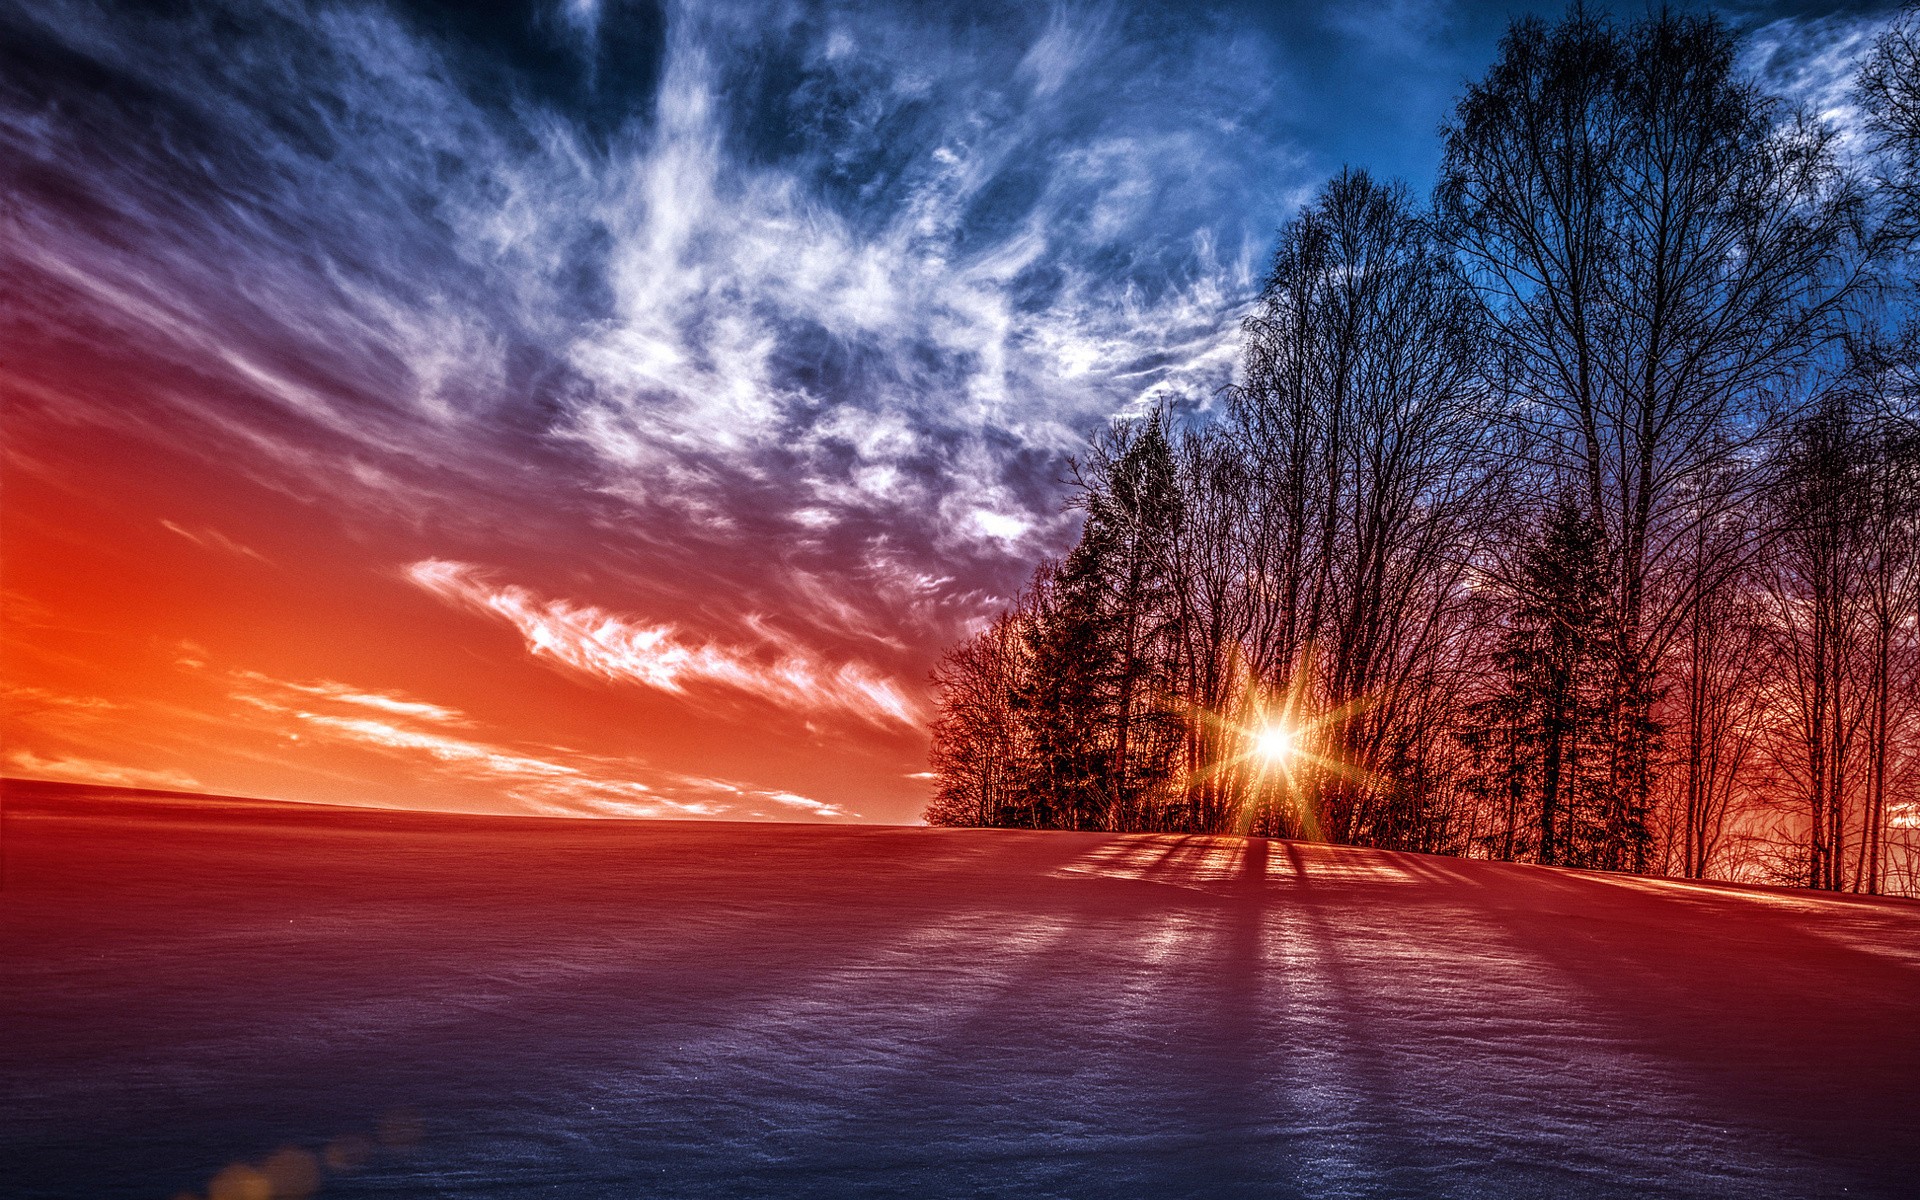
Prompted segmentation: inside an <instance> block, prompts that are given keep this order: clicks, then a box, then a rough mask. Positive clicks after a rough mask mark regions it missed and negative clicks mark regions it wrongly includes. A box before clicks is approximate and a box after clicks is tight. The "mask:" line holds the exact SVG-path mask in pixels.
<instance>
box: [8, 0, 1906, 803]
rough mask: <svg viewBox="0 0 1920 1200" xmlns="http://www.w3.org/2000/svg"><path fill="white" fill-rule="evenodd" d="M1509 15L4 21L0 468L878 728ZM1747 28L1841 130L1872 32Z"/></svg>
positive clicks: (1803, 9) (1792, 84) (1406, 138)
mask: <svg viewBox="0 0 1920 1200" xmlns="http://www.w3.org/2000/svg"><path fill="white" fill-rule="evenodd" d="M1525 10H1529V11H1544V12H1548V13H1552V12H1554V11H1557V9H1556V8H1549V7H1546V6H1526V9H1525ZM1519 11H1523V9H1522V8H1521V7H1515V6H1508V5H1494V4H1476V5H1447V4H1414V3H1407V2H1404V0H1394V2H1391V3H1386V4H1351V3H1348V4H1340V3H1333V4H1328V3H1319V4H1314V3H1299V4H1284V5H1253V4H1239V5H1224V6H1217V7H1210V6H1169V5H1161V4H1151V3H1141V4H1088V5H1055V6H1037V5H1025V4H1009V5H992V4H986V5H964V6H962V5H940V4H901V3H883V4H850V5H831V6H821V5H804V4H782V3H771V4H739V3H725V2H721V3H712V4H671V5H668V6H666V7H664V8H661V7H655V6H651V5H623V4H615V3H604V4H601V3H590V2H583V0H565V2H563V3H558V4H548V5H534V6H489V7H487V8H484V9H481V8H477V7H476V6H471V5H467V4H462V3H453V2H451V0H446V2H439V0H436V2H435V3H432V4H412V5H400V4H382V3H377V2H376V3H358V4H324V3H323V4H311V5H309V4H295V3H288V2H285V0H274V2H270V3H246V4H237V5H234V6H232V7H226V6H222V5H220V4H216V3H206V4H163V5H151V6H147V5H138V6H129V5H118V4H115V5H96V4H88V3H76V2H70V0H36V2H34V3H28V4H20V3H4V4H0V161H4V163H5V164H6V165H5V166H4V167H3V168H0V171H3V172H4V176H5V178H4V182H5V183H6V185H7V187H8V189H9V192H10V193H11V195H12V196H13V197H14V198H15V203H14V204H13V205H12V206H11V208H10V210H9V211H8V212H7V214H6V215H5V217H4V219H5V221H6V237H5V239H4V240H0V272H4V273H5V274H6V275H7V276H8V277H9V278H10V279H12V280H14V281H15V286H14V287H13V289H12V291H11V292H10V298H9V300H8V301H6V307H5V310H4V313H3V314H0V315H4V318H5V326H4V328H5V331H6V335H7V337H8V338H9V339H10V341H11V342H12V344H13V346H14V348H15V353H14V355H13V356H12V358H11V361H10V362H8V363H0V373H3V374H0V384H4V386H5V387H6V388H7V390H8V393H9V397H10V403H11V404H12V405H13V406H14V415H13V416H12V417H11V418H10V422H11V429H12V433H13V434H14V435H15V436H14V439H13V440H14V442H15V444H14V446H13V448H12V449H11V451H10V457H9V459H8V463H7V465H8V468H9V470H11V471H13V472H16V473H20V472H26V473H35V474H37V475H38V476H40V477H46V478H61V477H77V476H76V474H75V473H76V472H83V471H85V470H97V469H101V459H100V456H99V454H98V453H94V452H91V446H92V445H93V443H92V442H91V441H90V439H91V438H93V437H94V436H95V435H96V434H97V435H99V436H103V437H104V436H111V437H112V438H113V439H117V440H116V445H120V446H122V447H125V448H123V449H121V450H119V451H117V453H119V454H121V455H123V456H126V458H127V462H128V463H129V464H132V463H133V462H135V461H136V460H137V461H139V462H148V461H150V462H151V463H160V462H162V461H164V462H166V463H167V464H169V465H168V466H167V468H166V469H167V470H168V471H173V472H176V473H184V474H186V475H189V476H192V477H193V478H195V479H196V480H197V486H198V487H200V488H201V489H202V490H209V489H210V490H212V491H214V492H218V491H220V489H222V488H229V489H230V490H231V493H232V497H231V499H230V500H229V501H228V502H227V504H226V508H225V509H224V510H222V511H226V512H240V511H243V510H248V509H249V506H253V507H255V508H258V507H259V506H260V505H268V504H272V503H279V502H288V503H292V504H294V505H296V506H298V507H299V510H300V511H301V512H302V513H304V514H306V515H305V516H302V517H301V518H299V521H300V522H305V523H308V524H309V525H310V527H311V530H312V536H313V538H314V539H316V544H318V543H319V542H325V543H326V544H327V545H329V546H334V545H338V546H342V547H348V548H350V549H351V550H352V553H351V554H348V555H347V558H348V559H349V561H350V563H351V565H350V566H349V567H348V568H346V569H349V570H357V571H364V572H366V573H368V575H369V577H370V578H372V577H376V576H377V577H378V578H380V579H383V580H386V581H389V582H390V583H393V585H394V586H396V587H409V586H410V587H411V588H412V590H411V591H408V592H406V593H405V594H406V595H408V596H410V597H411V598H412V600H413V601H414V602H416V603H418V604H420V605H425V606H434V605H439V606H441V608H438V609H434V610H433V611H444V613H445V614H446V615H445V617H444V619H445V620H446V621H447V622H448V623H449V625H450V627H451V628H455V629H458V630H462V631H466V634H470V635H471V636H472V637H475V638H480V637H483V636H486V635H488V634H491V635H494V636H498V637H503V638H515V637H524V638H525V639H526V642H525V647H524V648H525V651H526V653H527V655H529V656H531V657H534V658H538V657H540V654H541V653H542V651H541V648H540V643H539V642H538V638H539V637H543V636H549V635H550V634H551V629H550V628H547V627H544V626H543V627H542V628H546V629H547V632H546V633H541V632H539V631H538V630H535V629H533V627H532V626H530V625H528V624H527V623H526V621H520V622H519V623H517V624H516V622H515V620H514V619H512V618H510V617H509V616H506V615H503V614H504V613H506V612H508V611H509V610H512V611H514V612H520V611H522V610H523V609H524V611H528V612H532V611H536V610H537V611H539V612H549V611H552V612H558V611H562V610H564V611H567V612H575V613H577V612H581V611H590V612H598V613H607V614H622V615H623V616H622V619H625V620H629V621H630V622H637V623H638V625H637V626H636V627H639V626H644V627H645V628H648V629H652V628H656V627H661V628H671V629H672V630H674V631H675V632H674V635H673V637H674V638H678V639H679V641H678V642H677V643H674V644H678V645H684V646H687V647H696V648H697V647H701V646H709V647H711V646H720V647H726V648H730V649H728V651H727V653H729V654H732V655H733V656H734V658H733V659H729V660H728V661H735V660H737V661H739V662H743V663H744V662H749V661H757V662H760V663H761V664H762V665H766V664H768V663H773V662H793V661H804V662H806V663H813V664H817V665H818V667H819V672H821V673H825V674H833V673H835V672H840V673H841V675H839V676H836V677H843V678H844V679H845V680H848V681H851V682H849V683H848V687H849V688H850V689H851V691H850V692H849V693H848V694H849V695H853V696H855V697H856V699H857V697H858V696H870V697H877V699H876V700H875V703H876V704H877V706H878V707H877V710H876V711H878V712H879V713H880V718H879V720H880V722H881V723H882V724H885V723H886V722H887V721H889V720H891V719H892V716H891V715H889V714H896V713H898V712H904V713H907V714H909V715H910V716H911V715H913V714H917V713H919V712H921V711H922V705H923V696H924V679H925V673H926V670H927V668H928V667H929V666H930V665H931V662H932V660H933V658H934V656H935V655H936V654H937V652H938V650H939V648H940V647H941V646H943V645H945V644H947V643H948V642H949V641H950V640H951V639H953V638H954V637H955V636H956V635H957V634H959V633H961V632H963V631H964V630H966V629H967V628H968V627H969V626H970V625H971V624H972V623H974V622H977V621H978V620H980V619H981V618H982V617H984V616H985V615H987V614H989V613H990V612H991V611H992V610H993V609H994V608H995V607H997V606H998V605H999V604H1001V603H1003V602H1004V600H1005V599H1006V598H1007V596H1008V595H1010V594H1011V592H1012V591H1013V590H1014V589H1016V588H1017V587H1018V586H1020V584H1021V583H1022V582H1023V580H1024V579H1025V577H1026V576H1027V574H1028V573H1029V571H1030V570H1031V568H1032V565H1033V563H1034V562H1035V561H1036V560H1037V558H1038V557H1039V556H1041V555H1042V554H1045V553H1049V552H1058V551H1059V550H1060V549H1061V548H1063V547H1064V545H1065V544H1067V543H1068V542H1069V541H1070V540H1071V537H1072V534H1073V518H1072V517H1071V515H1069V514H1066V513H1064V512H1063V511H1062V509H1061V501H1062V498H1063V495H1064V486H1063V482H1062V481H1063V479H1064V476H1065V472H1066V459H1067V456H1068V455H1070V454H1072V453H1073V452H1074V451H1075V449H1076V448H1077V447H1078V446H1079V445H1080V444H1081V440H1082V439H1083V438H1084V437H1086V436H1087V435H1088V434H1089V433H1090V432H1092V431H1093V430H1094V429H1096V428H1098V427H1099V426H1100V425H1101V424H1103V423H1104V422H1106V421H1107V420H1109V419H1111V418H1112V417H1114V416H1116V415H1121V414H1126V413H1130V412H1138V411H1140V410H1141V409H1142V408H1143V407H1144V406H1146V405H1148V404H1150V403H1152V402H1153V401H1154V400H1155V399H1157V398H1160V397H1165V396H1171V397H1175V398H1178V399H1179V400H1180V401H1181V402H1182V403H1185V404H1187V405H1190V406H1193V407H1199V408H1204V407H1206V406H1207V405H1209V404H1210V403H1211V402H1212V398H1213V396H1214V394H1215V393H1216V391H1217V390H1218V389H1219V388H1220V387H1221V386H1222V385H1223V384H1225V383H1226V382H1227V381H1228V380H1229V378H1230V376H1231V371H1232V369H1233V363H1234V359H1235V354H1236V351H1237V342H1238V333H1237V324H1238V320H1239V317H1240V315H1241V314H1242V312H1243V311H1244V310H1245V307H1246V305H1247V304H1248V303H1249V301H1250V300H1251V299H1252V297H1253V295H1254V294H1255V292H1256V291H1257V289H1258V284H1259V279H1260V276H1261V272H1262V268H1263V265H1264V262H1265V259H1266V257H1267V255H1268V253H1269V252H1270V250H1271V247H1272V244H1273V239H1274V235H1275V232H1276V230H1277V228H1278V227H1279V225H1280V224H1281V223H1282V222H1283V221H1285V220H1286V218H1287V217H1288V216H1289V215H1290V214H1291V213H1292V212H1293V211H1294V210H1295V209H1296V208H1297V207H1298V206H1299V204H1300V203H1301V202H1302V201H1303V200H1304V199H1305V198H1307V197H1308V196H1310V195H1311V194H1312V192H1313V190H1314V189H1315V188H1316V187H1318V186H1319V184H1320V183H1321V182H1322V181H1324V180H1325V179H1326V178H1327V177H1328V176H1329V175H1330V174H1332V173H1333V172H1334V171H1336V170H1338V169H1339V168H1340V167H1341V166H1342V165H1343V164H1352V165H1356V166H1364V167H1368V168H1370V169H1372V170H1374V171H1376V172H1377V173H1380V174H1385V175H1394V176H1400V177H1403V178H1405V179H1407V180H1408V181H1409V182H1410V183H1411V184H1412V185H1413V186H1414V187H1415V189H1416V190H1424V189H1425V188H1426V187H1427V186H1428V185H1429V184H1430V183H1431V176H1432V172H1433V170H1434V167H1435V165H1436V162H1437V158H1438V146H1437V138H1436V135H1435V131H1436V127H1437V126H1438V124H1439V122H1440V121H1441V119H1442V118H1443V116H1444V115H1445V113H1446V111H1447V108H1448V106H1449V104H1450V103H1451V101H1452V98H1453V97H1454V96H1455V95H1456V94H1457V92H1458V90H1459V88H1460V87H1461V85H1462V83H1463V82H1464V81H1465V80H1466V79H1468V78H1470V77H1472V76H1474V75H1476V74H1477V73H1479V72H1480V71H1482V70H1483V69H1484V68H1485V66H1486V65H1487V64H1488V63H1489V62H1490V61H1491V59H1492V57H1493V55H1494V53H1495V46H1496V42H1497V40H1498V37H1499V34H1500V31H1501V30H1502V28H1503V27H1504V24H1505V22H1506V20H1507V19H1508V17H1509V16H1510V15H1511V14H1513V13H1516V12H1519ZM1724 11H1725V12H1726V13H1727V15H1728V18H1729V20H1731V21H1733V22H1734V23H1735V24H1737V25H1738V26H1739V27H1741V28H1742V29H1745V30H1747V31H1749V33H1750V35H1751V36H1750V39H1749V51H1748V64H1749V67H1750V69H1751V70H1753V71H1754V72H1755V73H1756V74H1758V75H1760V76H1763V77H1764V78H1766V79H1767V80H1768V81H1769V83H1770V84H1771V85H1773V86H1776V87H1778V88H1780V89H1783V90H1785V91H1787V92H1789V93H1791V95H1792V96H1793V97H1794V98H1795V99H1797V100H1799V101H1803V102H1805V103H1808V104H1809V105H1811V106H1812V107H1813V108H1814V109H1815V110H1817V111H1819V112H1821V113H1823V114H1825V115H1827V116H1828V117H1830V118H1831V119H1834V120H1837V121H1841V122H1843V123H1844V122H1845V121H1847V120H1849V119H1850V114H1849V112H1848V109H1847V100H1846V80H1847V72H1848V70H1849V69H1850V68H1849V64H1850V62H1851V55H1852V54H1853V53H1855V52H1857V50H1858V49H1859V48H1860V47H1861V46H1863V45H1864V44H1865V41H1866V40H1867V39H1868V38H1870V37H1871V35H1872V33H1873V31H1874V30H1875V29H1876V28H1877V26H1878V23H1879V22H1880V21H1883V20H1884V19H1885V18H1886V17H1887V16H1888V15H1889V10H1888V9H1886V8H1885V7H1880V8H1873V7H1866V8H1860V7H1846V6H1838V7H1831V8H1815V7H1810V6H1788V5H1776V6H1765V7H1743V8H1731V9H1727V10H1724ZM78 360H84V361H85V362H86V363H87V364H88V365H87V370H86V372H84V373H81V374H76V373H75V371H74V370H73V369H71V364H72V363H73V362H75V361H78ZM88 431H92V432H88ZM140 447H146V448H147V449H140ZM128 469H131V466H129V467H128ZM156 469H157V468H156ZM16 477H19V476H16ZM128 503H129V504H131V503H132V501H131V500H129V501H128ZM142 503H150V502H148V501H142ZM153 515H154V516H156V517H162V518H165V519H167V520H169V521H172V522H173V526H174V527H177V528H188V527H190V523H189V522H187V521H186V520H185V518H183V517H177V516H168V514H167V513H164V512H159V513H154V514H153ZM217 515H218V514H217V512H216V516H217ZM236 519H237V518H236ZM228 523H229V524H231V522H228ZM284 524H285V522H284V521H283V526H284ZM191 527H192V528H195V529H201V528H202V526H199V525H192V526H191ZM200 536H201V540H202V541H203V542H205V543H207V544H224V543H220V542H217V541H216V540H215V539H216V538H224V539H226V540H227V541H231V542H233V543H234V544H237V545H240V544H244V542H245V539H242V538H237V537H236V536H235V534H234V532H233V530H232V529H230V528H226V527H225V526H223V525H222V524H221V522H220V520H217V519H215V517H208V518H206V521H205V522H204V530H203V532H202V534H201V535H200ZM342 553H343V554H346V551H345V550H343V551H342ZM256 557H260V556H256ZM423 563H434V564H441V565H440V566H436V567H434V568H433V569H432V570H429V571H426V572H425V573H424V574H423V573H422V571H421V570H420V569H419V568H420V566H421V564H423ZM445 564H453V566H452V567H447V566H446V565H445ZM330 569H340V568H337V567H334V568H330ZM449 571H452V572H453V573H452V574H448V572H449ZM435 572H438V573H437V574H436V573H435ZM422 579H433V580H437V581H439V582H438V583H437V584H436V585H435V586H434V587H428V586H426V585H425V584H420V582H419V581H420V580H422ZM450 579H457V580H459V581H463V582H461V583H460V585H459V586H458V587H456V586H454V585H453V584H450V583H448V582H447V581H448V580H450ZM393 581H399V582H397V583H394V582H393ZM407 581H412V583H411V584H409V583H408V582H407ZM413 585H418V586H413ZM509 589H521V591H519V592H515V593H513V594H515V595H519V596H521V597H522V599H525V598H526V597H537V598H539V604H545V605H549V606H553V605H557V606H560V607H559V608H558V609H541V608H539V607H538V605H535V606H534V608H526V607H525V605H522V606H521V607H520V608H515V607H514V605H515V604H518V603H519V601H515V602H514V603H513V604H509V603H507V602H506V601H504V600H502V599H501V597H502V596H506V595H508V590H509ZM528 603H529V604H531V603H532V601H528ZM527 620H532V618H527ZM489 622H491V624H489ZM549 624H551V623H549ZM463 636H465V634H463ZM670 640H671V639H670ZM796 655H797V656H799V657H798V658H795V657H794V656H796ZM576 657H577V656H576ZM548 658H549V659H552V658H553V656H552V655H548ZM555 661H559V660H555ZM579 661H585V660H579ZM256 665H257V664H247V665H246V669H247V670H253V669H255V666H256ZM563 665H564V663H563ZM602 665H604V664H602ZM631 665H632V664H631V663H629V664H628V666H631ZM596 669H597V668H596ZM809 669H810V670H811V669H812V668H809ZM601 673H602V674H604V672H601ZM623 678H628V681H629V682H631V683H632V684H633V685H634V686H636V687H640V688H645V687H647V686H654V685H657V683H658V680H657V678H655V677H653V676H649V675H648V673H647V671H646V670H644V669H636V670H633V671H629V673H628V677H623ZM714 678H716V679H721V680H725V679H729V678H735V677H734V676H729V675H727V674H726V673H725V672H724V671H722V672H720V673H719V674H717V675H715V676H714ZM876 681H877V682H876ZM403 683H404V681H400V682H395V681H388V684H387V686H388V687H390V688H396V687H397V688H401V690H405V688H404V687H403V686H402V684H403ZM763 690H765V694H766V696H769V697H777V696H780V695H784V694H785V693H784V692H782V691H781V690H780V689H779V688H771V689H763ZM677 695H679V693H676V696H677ZM420 703H424V704H428V705H429V706H431V705H433V704H435V703H438V701H437V700H436V699H435V698H431V697H430V698H427V699H425V700H421V701H420ZM842 707H845V706H844V705H843V706H842ZM856 707H857V704H856ZM902 744H903V745H906V743H902ZM918 753H919V750H918V749H917V748H916V747H914V746H907V748H906V749H905V750H902V751H901V752H900V754H901V755H904V756H905V757H906V758H908V759H911V758H913V757H914V756H916V755H917V754H918ZM896 757H898V756H896ZM43 759H44V755H43ZM909 765H910V764H909ZM889 769H891V768H889ZM903 773H906V772H903V771H895V772H894V774H895V775H900V774H903ZM769 786H771V785H769ZM903 795H904V793H903ZM906 803H907V801H905V800H901V801H900V804H901V805H903V806H904V805H905V804H906Z"/></svg>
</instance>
